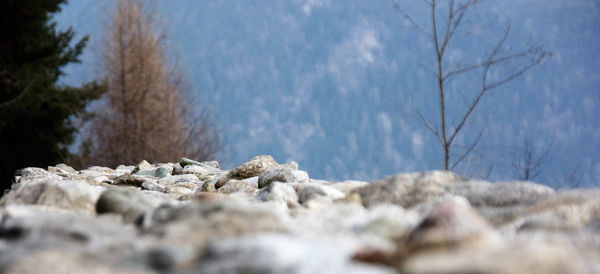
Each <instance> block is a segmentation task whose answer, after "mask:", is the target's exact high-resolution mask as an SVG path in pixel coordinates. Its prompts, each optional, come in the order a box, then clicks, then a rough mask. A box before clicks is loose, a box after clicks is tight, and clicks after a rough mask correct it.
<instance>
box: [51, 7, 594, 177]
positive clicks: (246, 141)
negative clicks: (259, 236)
mask: <svg viewBox="0 0 600 274" xmlns="http://www.w3.org/2000/svg"><path fill="white" fill-rule="evenodd" d="M108 3H109V1H93V0H86V1H83V0H77V1H71V3H69V4H68V5H67V6H65V7H64V10H63V12H62V13H61V14H59V15H57V16H56V20H57V21H58V22H59V25H60V26H63V27H65V28H66V27H67V26H73V27H74V29H75V31H76V33H77V34H78V35H84V34H89V35H90V36H91V38H92V41H91V47H90V48H88V49H87V51H86V53H85V56H84V57H83V64H82V65H77V66H71V67H70V68H69V69H68V71H67V72H68V73H69V75H68V76H67V77H65V78H64V82H66V83H80V82H83V81H85V80H89V79H93V78H94V77H95V75H96V73H95V72H96V70H95V67H97V65H96V64H97V63H98V62H97V60H96V57H95V56H96V55H95V54H94V52H95V50H94V45H97V41H98V39H100V38H101V35H102V27H101V22H102V21H103V20H104V21H106V20H109V18H110V15H109V13H108V12H107V11H106V10H105V8H106V6H109V4H108ZM158 3H159V5H158V6H159V12H160V14H161V15H162V16H163V18H164V19H165V21H166V22H165V25H167V26H168V27H169V28H170V29H171V31H172V32H171V34H172V36H171V38H172V45H171V46H172V49H174V54H175V55H177V56H178V57H179V59H180V61H181V65H182V67H183V68H184V69H185V71H186V72H187V74H188V76H189V79H190V81H191V83H192V84H193V86H194V87H195V89H196V90H197V92H199V93H200V94H201V95H200V96H199V97H200V98H201V99H200V100H199V102H197V103H198V106H199V107H209V108H211V109H212V111H213V112H214V114H215V117H216V119H217V120H218V122H219V124H220V125H221V127H222V128H223V130H224V133H225V136H226V137H227V142H226V143H227V144H228V146H229V149H228V153H227V154H226V155H224V159H221V160H223V161H224V163H225V165H226V166H233V165H234V164H238V163H241V162H244V161H246V160H248V159H249V158H250V157H252V156H254V155H257V154H271V155H273V156H274V157H275V158H276V159H277V160H278V161H280V162H281V161H288V160H295V161H297V162H298V163H299V165H300V168H301V169H305V170H308V171H309V173H310V174H311V175H312V176H313V177H323V178H327V179H340V180H342V179H350V178H352V179H364V180H368V179H372V178H376V177H382V176H384V175H388V174H392V173H397V172H406V171H417V170H426V169H439V168H441V166H442V164H441V163H442V161H441V160H442V158H441V155H442V154H441V151H440V147H439V144H438V143H437V141H436V139H435V138H434V137H433V136H432V135H431V134H429V132H428V131H426V129H425V128H424V127H423V126H422V125H421V124H419V123H418V122H417V121H416V120H415V119H414V118H413V117H411V116H409V115H407V113H406V112H405V111H404V109H405V107H406V106H407V105H414V106H415V107H417V108H418V109H420V110H422V112H423V113H424V114H425V115H426V116H427V117H428V118H429V119H432V120H433V121H436V120H435V119H437V118H438V116H439V114H438V109H437V108H436V107H437V105H438V99H437V97H436V94H435V90H434V88H435V82H434V79H433V77H432V76H431V75H430V74H429V72H428V70H427V69H425V68H426V67H428V66H430V65H431V64H432V61H433V52H432V49H431V45H430V44H429V41H428V40H427V38H426V37H425V36H424V35H422V34H419V33H418V32H417V31H415V30H414V29H411V28H407V27H406V25H407V22H406V20H405V19H404V18H403V17H402V16H401V15H400V14H399V13H398V12H397V11H395V10H394V9H393V8H392V5H391V2H390V1H383V0H381V1H341V0H338V1H334V0H331V1H329V0H294V1H279V0H265V1H184V0H180V1H158ZM400 3H401V4H402V5H403V6H404V7H405V9H406V10H407V12H409V13H411V14H414V16H415V18H416V19H417V21H418V22H420V23H424V24H425V23H427V20H428V18H429V17H428V16H429V14H428V13H427V12H426V10H424V9H423V8H422V7H418V6H417V5H416V4H417V1H400ZM413 5H414V6H413ZM475 12H476V13H474V15H476V16H477V18H476V19H481V22H487V21H489V20H490V19H491V18H495V19H496V21H497V22H498V23H499V24H501V25H506V24H508V23H510V24H511V36H510V37H509V39H508V41H507V42H508V43H507V45H508V46H510V47H513V48H515V49H520V48H524V47H526V46H527V45H532V44H534V45H535V44H543V45H544V48H545V49H546V50H549V51H551V52H552V53H553V58H552V59H551V60H550V61H548V62H545V64H544V65H542V66H540V67H538V68H537V69H535V70H534V71H532V72H530V73H529V74H527V75H525V76H524V77H521V78H519V79H517V80H516V81H514V82H512V83H510V84H509V85H506V86H504V87H503V88H502V89H499V90H497V91H495V92H494V93H493V94H492V95H491V96H489V97H487V98H486V99H485V101H484V102H483V103H482V105H481V106H480V108H479V109H478V113H477V115H476V116H475V117H474V119H473V122H474V123H473V124H472V125H473V128H467V129H466V130H467V131H468V132H471V133H475V134H476V133H477V132H476V130H477V129H478V128H479V126H484V127H485V135H484V137H483V139H482V141H481V143H480V145H479V146H478V149H479V151H480V152H481V154H482V155H483V156H482V157H472V158H471V159H468V160H467V161H466V162H465V165H463V166H462V167H461V168H459V169H458V170H457V171H458V172H459V173H463V174H464V173H469V174H471V175H472V176H479V175H480V174H481V173H482V172H485V171H486V170H487V168H488V167H489V166H493V167H494V169H493V172H492V176H491V178H490V179H492V180H500V179H512V178H515V177H516V175H515V173H514V170H513V169H512V167H511V163H512V158H511V155H512V154H514V152H515V148H516V145H519V144H521V142H522V140H523V138H525V137H528V138H529V139H531V140H533V141H534V144H535V145H536V146H537V147H538V149H542V148H543V147H545V146H547V144H549V143H552V144H553V146H552V150H551V153H550V158H549V160H548V162H547V164H546V167H545V169H544V170H543V172H542V175H540V177H538V178H536V181H539V182H542V183H548V184H551V183H553V182H556V181H557V180H562V179H564V178H566V177H567V176H568V174H569V173H570V172H571V171H576V173H577V177H578V179H579V181H580V182H582V184H583V185H591V184H598V179H599V178H600V156H599V152H600V122H599V119H598V117H600V105H599V102H600V100H599V99H600V89H599V86H600V54H599V53H600V48H598V45H600V8H599V6H598V4H597V2H595V1H546V0H545V1H542V0H536V1H533V0H532V1H525V0H512V1H497V2H492V1H490V2H489V3H487V4H484V5H482V6H480V7H479V9H477V10H476V11H475ZM501 31H502V29H500V28H496V29H485V28H482V29H480V30H477V31H474V32H473V34H472V35H473V36H472V37H470V38H471V40H469V41H474V42H469V43H465V44H459V45H460V46H461V48H460V49H455V50H453V51H451V52H450V56H451V58H454V60H456V61H459V62H460V61H463V60H467V59H468V58H470V57H472V56H473V55H476V54H477V53H478V52H480V51H485V50H486V49H489V45H490V44H493V43H494V42H496V41H497V39H499V38H500V36H501V35H502V34H501ZM476 80H477V78H474V79H473V78H465V79H461V82H460V83H455V85H451V86H450V90H451V92H453V94H454V96H453V97H452V98H453V99H452V100H453V102H455V103H457V104H461V103H462V100H464V99H463V97H462V95H460V94H461V93H465V90H463V88H467V89H468V88H469V87H472V86H473V85H475V84H477V83H474V81H476ZM469 83H471V84H469ZM467 131H465V132H467ZM466 137H467V139H469V138H472V137H473V134H470V135H467V136H466ZM458 142H459V143H458V144H459V145H460V144H461V143H464V142H466V141H465V140H458ZM477 155H479V154H474V156H477ZM477 170H479V171H480V172H479V173H478V172H476V171H477Z"/></svg>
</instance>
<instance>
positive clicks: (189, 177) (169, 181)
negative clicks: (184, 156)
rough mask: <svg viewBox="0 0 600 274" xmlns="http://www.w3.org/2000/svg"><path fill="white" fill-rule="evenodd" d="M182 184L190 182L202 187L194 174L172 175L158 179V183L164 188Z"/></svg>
mask: <svg viewBox="0 0 600 274" xmlns="http://www.w3.org/2000/svg"><path fill="white" fill-rule="evenodd" d="M182 182H190V183H194V184H196V185H198V186H200V185H202V182H201V181H200V179H198V177H197V176H196V175H194V174H182V175H172V176H167V177H164V178H160V179H158V183H159V184H161V185H164V186H167V185H174V184H177V183H182Z"/></svg>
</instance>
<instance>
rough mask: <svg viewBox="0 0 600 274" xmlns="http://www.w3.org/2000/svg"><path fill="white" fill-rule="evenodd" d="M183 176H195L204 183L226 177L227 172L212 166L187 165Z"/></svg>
mask: <svg viewBox="0 0 600 274" xmlns="http://www.w3.org/2000/svg"><path fill="white" fill-rule="evenodd" d="M182 172H183V174H194V175H196V177H198V179H200V180H202V181H209V180H213V179H217V178H221V177H223V176H225V172H224V171H222V170H220V169H218V168H216V167H213V166H210V165H204V164H202V165H186V166H185V167H184V168H183V171H182Z"/></svg>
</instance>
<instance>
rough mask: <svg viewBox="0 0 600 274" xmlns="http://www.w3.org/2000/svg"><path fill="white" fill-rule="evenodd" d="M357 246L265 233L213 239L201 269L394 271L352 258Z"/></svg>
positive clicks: (205, 271)
mask: <svg viewBox="0 0 600 274" xmlns="http://www.w3.org/2000/svg"><path fill="white" fill-rule="evenodd" d="M353 250H354V247H353V246H352V245H351V244H348V243H345V242H343V241H334V240H330V239H322V238H311V237H302V236H291V235H283V234H261V235H257V236H254V237H238V238H230V239H224V240H218V241H212V242H211V243H210V244H209V245H208V247H207V248H206V250H205V252H204V256H203V258H202V259H201V261H200V263H199V264H198V266H197V269H196V272H199V273H394V271H393V270H392V269H390V268H386V267H383V266H376V265H366V264H361V263H356V262H352V261H351V260H350V259H349V258H350V256H351V254H352V251H353Z"/></svg>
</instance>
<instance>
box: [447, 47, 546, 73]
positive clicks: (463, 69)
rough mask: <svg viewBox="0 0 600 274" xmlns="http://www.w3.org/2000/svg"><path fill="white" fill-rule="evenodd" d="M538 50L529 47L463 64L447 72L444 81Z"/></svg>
mask: <svg viewBox="0 0 600 274" xmlns="http://www.w3.org/2000/svg"><path fill="white" fill-rule="evenodd" d="M536 52H538V48H529V49H527V50H524V51H521V52H518V53H515V54H511V55H507V56H502V57H498V58H495V59H492V60H487V61H485V62H481V63H477V64H471V65H466V66H463V67H461V68H458V69H456V70H453V71H450V72H448V73H446V74H445V75H444V81H445V80H448V79H449V78H450V77H452V76H454V75H458V74H461V73H465V72H468V71H472V70H476V69H479V68H482V67H485V66H492V65H498V64H500V63H504V62H508V61H510V60H512V59H516V58H519V57H525V56H528V55H530V54H534V53H536ZM545 54H547V53H545Z"/></svg>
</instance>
